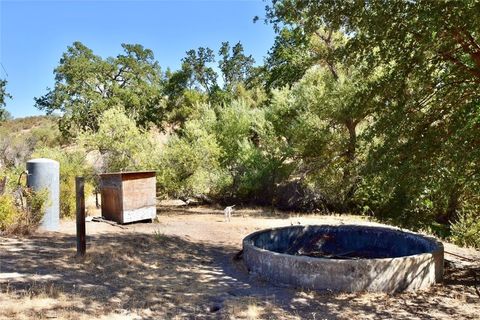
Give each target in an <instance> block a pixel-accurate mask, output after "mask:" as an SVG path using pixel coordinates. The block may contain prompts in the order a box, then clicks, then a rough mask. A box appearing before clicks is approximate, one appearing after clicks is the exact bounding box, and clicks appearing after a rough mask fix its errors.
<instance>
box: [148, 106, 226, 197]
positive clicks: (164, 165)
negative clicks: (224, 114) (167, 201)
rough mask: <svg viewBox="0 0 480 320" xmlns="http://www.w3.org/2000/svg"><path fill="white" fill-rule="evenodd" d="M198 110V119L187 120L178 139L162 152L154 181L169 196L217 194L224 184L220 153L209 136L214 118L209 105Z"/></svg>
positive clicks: (216, 143) (214, 139) (215, 142)
mask: <svg viewBox="0 0 480 320" xmlns="http://www.w3.org/2000/svg"><path fill="white" fill-rule="evenodd" d="M198 109H199V110H202V112H201V116H200V117H198V118H192V119H190V120H188V121H187V122H186V123H185V128H184V129H183V130H182V132H181V135H180V136H175V137H172V139H171V140H170V141H169V142H168V144H167V145H166V146H165V148H164V150H163V152H162V155H161V160H160V166H159V168H158V174H157V179H158V183H159V185H160V187H161V189H162V190H163V191H164V192H166V193H168V194H173V195H177V196H178V195H195V194H209V193H216V192H217V191H218V189H219V188H221V186H222V185H223V184H224V183H225V180H226V178H225V173H224V172H223V170H222V169H221V167H220V156H221V149H220V147H219V145H218V142H217V139H216V137H215V135H214V134H213V133H212V131H213V126H214V125H215V122H216V115H215V113H214V111H213V110H212V109H211V108H210V107H209V106H208V105H202V106H199V107H198Z"/></svg>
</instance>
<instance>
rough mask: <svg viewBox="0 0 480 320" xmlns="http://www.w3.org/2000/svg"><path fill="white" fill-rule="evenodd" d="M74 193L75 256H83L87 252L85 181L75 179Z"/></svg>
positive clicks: (80, 178)
mask: <svg viewBox="0 0 480 320" xmlns="http://www.w3.org/2000/svg"><path fill="white" fill-rule="evenodd" d="M75 192H76V199H77V256H84V255H85V252H86V250H87V242H86V238H85V179H84V178H83V177H76V178H75Z"/></svg>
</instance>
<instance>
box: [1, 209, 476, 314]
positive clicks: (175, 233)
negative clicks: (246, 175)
mask: <svg viewBox="0 0 480 320" xmlns="http://www.w3.org/2000/svg"><path fill="white" fill-rule="evenodd" d="M92 214H96V213H95V212H92ZM319 223H367V224H371V222H368V221H366V220H362V219H361V218H359V217H353V216H299V215H296V214H290V215H289V214H282V215H275V216H272V215H271V214H269V213H268V212H266V211H263V210H261V209H259V210H255V209H248V210H238V211H236V212H235V214H234V217H233V219H232V221H231V222H224V221H223V216H222V211H221V210H220V209H214V208H204V207H197V208H189V209H185V208H181V207H173V206H169V207H162V208H161V209H160V210H159V215H158V221H156V222H154V223H135V224H130V225H125V226H118V225H111V224H108V223H105V222H87V255H86V257H85V258H83V259H81V258H76V257H75V252H76V251H75V250H76V247H75V222H74V221H62V223H61V231H60V232H55V233H47V232H43V233H42V232H39V233H37V234H35V235H33V236H32V237H30V238H13V237H0V319H314V320H317V319H318V320H319V319H480V292H479V291H478V290H479V288H478V287H477V286H480V283H479V277H480V263H479V261H480V259H479V258H480V253H479V252H478V251H476V250H472V249H464V248H458V247H456V246H454V245H451V244H445V250H446V252H448V253H446V255H445V258H446V273H445V279H444V282H443V283H440V284H437V285H435V286H433V287H432V288H430V289H428V290H423V291H418V292H405V293H399V294H392V295H388V294H377V293H355V294H345V293H331V292H312V291H302V290H294V289H289V288H284V287H280V286H274V285H272V284H270V283H267V282H264V281H262V280H259V279H257V278H255V277H254V276H253V275H250V274H249V273H248V271H247V270H246V268H245V267H244V265H243V262H242V261H241V260H235V259H233V258H234V256H235V254H236V253H238V251H239V250H240V249H241V241H242V239H243V238H244V237H245V236H246V235H248V234H249V233H251V232H254V231H256V230H260V229H263V228H267V227H275V226H286V225H291V224H319Z"/></svg>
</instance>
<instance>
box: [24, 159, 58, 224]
mask: <svg viewBox="0 0 480 320" xmlns="http://www.w3.org/2000/svg"><path fill="white" fill-rule="evenodd" d="M27 171H28V175H27V185H28V187H30V188H32V189H33V190H34V191H40V190H45V189H46V190H48V200H47V207H46V209H45V215H44V217H43V219H42V221H41V224H40V228H42V229H44V230H47V231H58V229H59V224H60V164H59V163H58V162H57V161H55V160H51V159H44V158H40V159H32V160H29V161H27Z"/></svg>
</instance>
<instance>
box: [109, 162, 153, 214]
mask: <svg viewBox="0 0 480 320" xmlns="http://www.w3.org/2000/svg"><path fill="white" fill-rule="evenodd" d="M155 187H156V178H155V172H153V171H144V172H119V173H107V174H102V175H100V189H101V195H102V216H103V217H104V218H106V219H109V220H113V221H116V222H118V223H129V222H134V221H140V220H146V219H153V218H155V215H156V190H155Z"/></svg>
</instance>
